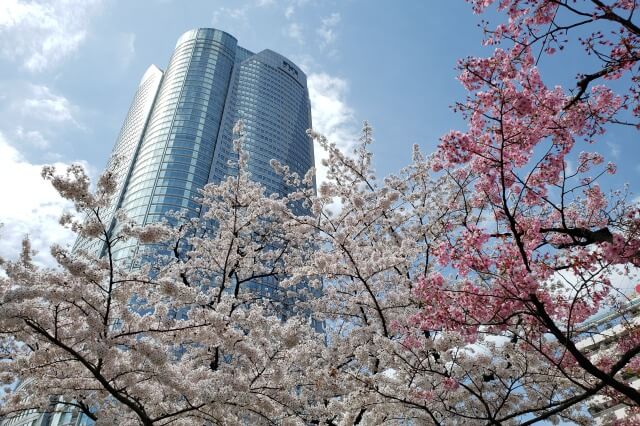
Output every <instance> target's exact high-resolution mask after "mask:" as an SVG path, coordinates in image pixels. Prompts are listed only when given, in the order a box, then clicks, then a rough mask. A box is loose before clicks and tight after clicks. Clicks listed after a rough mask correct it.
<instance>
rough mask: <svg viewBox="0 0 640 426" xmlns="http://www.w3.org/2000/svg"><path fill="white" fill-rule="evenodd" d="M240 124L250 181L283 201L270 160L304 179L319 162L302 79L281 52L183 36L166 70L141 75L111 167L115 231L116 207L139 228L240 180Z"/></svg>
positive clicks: (200, 33)
mask: <svg viewBox="0 0 640 426" xmlns="http://www.w3.org/2000/svg"><path fill="white" fill-rule="evenodd" d="M240 119H241V120H243V122H244V129H245V149H246V150H247V151H248V153H249V164H248V168H249V171H250V173H251V176H252V178H253V179H254V180H256V181H259V182H260V183H262V184H263V185H264V186H265V187H266V190H267V192H268V193H274V192H275V193H279V194H284V193H286V191H287V189H286V187H285V186H284V184H283V183H282V181H281V179H279V177H278V176H276V175H275V173H274V172H273V170H272V168H271V166H270V164H269V161H270V160H271V159H277V160H279V161H280V162H281V163H283V164H287V165H289V166H290V168H291V170H292V171H294V172H298V173H299V174H301V175H304V173H306V172H307V170H308V169H309V168H311V167H312V166H313V164H314V156H313V144H312V142H311V140H310V139H309V138H308V136H307V135H306V130H307V129H308V128H310V127H311V107H310V102H309V92H308V90H307V81H306V75H305V74H304V72H302V70H301V69H300V68H298V66H296V65H295V64H294V63H293V62H292V61H290V60H289V59H287V58H285V57H283V56H282V55H280V54H278V53H276V52H273V51H271V50H263V51H261V52H259V53H257V54H254V53H252V52H250V51H249V50H247V49H245V48H243V47H240V46H238V44H237V40H236V39H235V38H234V37H233V36H231V35H230V34H228V33H226V32H223V31H220V30H216V29H213V28H200V29H194V30H191V31H187V32H186V33H184V34H183V35H182V36H181V37H180V38H179V39H178V42H177V44H176V47H175V50H174V52H173V55H172V56H171V59H170V61H169V65H168V67H167V69H166V71H165V72H164V73H163V72H162V71H161V70H160V69H158V68H157V67H155V66H154V65H152V66H150V67H149V69H148V70H147V71H146V72H145V74H144V76H143V77H142V80H141V82H140V85H139V87H138V90H137V92H136V94H135V96H134V99H133V102H132V104H131V107H130V109H129V112H128V114H127V117H126V119H125V121H124V124H123V126H122V129H121V131H120V134H119V136H118V138H117V141H116V144H115V147H114V149H113V152H112V154H111V158H110V160H109V164H108V166H109V167H111V169H112V170H114V171H115V173H116V180H117V191H116V196H115V198H114V201H113V203H112V205H111V206H109V208H108V209H107V211H106V220H107V222H106V223H112V224H113V222H114V221H113V214H114V212H115V211H116V210H117V209H123V210H125V211H126V212H127V214H128V215H129V217H131V218H132V219H134V220H135V221H136V222H138V223H139V224H149V223H153V222H157V221H159V220H161V219H162V218H163V217H165V215H166V213H167V212H169V211H171V210H174V211H177V210H184V211H186V212H187V213H188V214H189V215H192V216H197V215H198V214H199V213H200V206H199V205H198V203H197V202H196V201H195V198H196V197H198V195H199V194H198V190H199V189H201V188H202V187H204V186H205V185H206V184H207V183H209V182H219V181H220V180H221V179H223V178H224V177H225V176H227V175H229V174H233V173H234V170H233V169H232V168H230V166H229V165H228V160H229V159H230V158H231V155H232V152H233V151H232V128H233V125H234V123H235V122H236V121H238V120H240ZM112 226H113V225H112ZM132 247H133V246H128V247H126V246H123V247H120V248H119V250H118V254H117V257H119V258H124V257H127V256H129V255H130V254H131V249H132ZM78 248H83V249H87V250H89V251H94V252H99V251H100V250H102V247H101V246H100V243H99V242H96V241H95V240H94V241H93V242H90V241H86V240H79V241H78V242H77V243H76V247H75V249H78Z"/></svg>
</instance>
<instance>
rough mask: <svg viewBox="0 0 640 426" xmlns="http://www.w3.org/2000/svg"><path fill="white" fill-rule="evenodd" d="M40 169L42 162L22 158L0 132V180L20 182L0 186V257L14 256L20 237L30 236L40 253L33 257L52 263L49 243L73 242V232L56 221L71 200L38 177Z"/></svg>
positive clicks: (16, 252)
mask: <svg viewBox="0 0 640 426" xmlns="http://www.w3.org/2000/svg"><path fill="white" fill-rule="evenodd" d="M56 166H58V167H64V166H65V165H64V164H56ZM41 169H42V166H41V165H38V164H32V163H29V162H28V161H27V160H25V159H24V158H23V157H22V155H21V154H20V153H19V152H18V151H17V150H16V149H15V148H14V147H13V146H12V145H11V144H9V142H8V141H7V139H6V138H5V136H4V135H3V134H2V133H0V181H2V182H20V185H0V199H2V200H4V201H5V202H4V203H3V205H2V209H0V223H2V224H3V226H2V227H0V256H2V257H5V258H15V257H16V255H17V254H18V253H19V250H20V245H21V242H22V239H23V238H24V236H25V235H29V237H30V238H31V241H32V247H33V248H34V249H35V250H37V251H38V252H39V254H38V255H37V256H36V257H35V260H36V261H37V262H38V263H40V264H41V265H47V266H51V265H53V259H52V258H51V256H50V254H49V246H50V245H51V244H52V243H58V244H69V243H72V242H73V234H72V233H71V232H70V231H69V230H67V229H65V228H63V227H61V226H60V225H59V223H58V218H59V217H60V214H61V213H62V212H63V210H65V209H66V210H69V209H70V208H71V203H70V202H68V201H66V200H64V199H62V198H61V197H60V195H59V194H58V193H57V192H56V191H55V190H54V189H53V187H52V186H51V185H50V184H49V183H48V182H45V181H44V180H43V179H42V178H41V177H40V171H41ZM26 194H28V195H26Z"/></svg>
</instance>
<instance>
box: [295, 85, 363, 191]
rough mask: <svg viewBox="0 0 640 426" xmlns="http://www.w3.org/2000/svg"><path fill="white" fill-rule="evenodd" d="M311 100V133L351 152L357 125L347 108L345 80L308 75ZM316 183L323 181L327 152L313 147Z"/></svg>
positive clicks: (356, 134) (352, 112)
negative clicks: (324, 137)
mask: <svg viewBox="0 0 640 426" xmlns="http://www.w3.org/2000/svg"><path fill="white" fill-rule="evenodd" d="M307 85H308V87H309V97H310V98H311V116H312V117H313V128H314V130H316V131H318V132H320V133H322V134H323V135H325V136H326V137H327V139H328V140H329V141H330V142H332V143H335V144H336V146H337V147H339V148H340V149H342V150H343V151H344V152H347V153H350V152H351V150H352V148H353V145H354V143H355V142H356V141H357V140H358V137H359V126H358V123H357V122H356V119H355V114H354V111H353V109H352V108H351V107H350V106H349V105H347V101H346V96H347V92H348V89H349V85H348V83H347V81H346V80H344V79H341V78H339V77H333V76H331V75H328V74H326V73H316V74H310V75H309V77H308V78H307ZM315 154H316V169H317V170H318V176H317V180H318V183H320V182H322V181H323V180H324V179H325V178H326V168H325V167H324V166H322V164H321V161H322V159H324V158H327V155H326V153H325V152H324V151H323V150H322V149H321V148H320V147H317V146H316V147H315Z"/></svg>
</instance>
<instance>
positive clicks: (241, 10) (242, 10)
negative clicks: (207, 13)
mask: <svg viewBox="0 0 640 426" xmlns="http://www.w3.org/2000/svg"><path fill="white" fill-rule="evenodd" d="M249 9H250V5H249V4H245V5H242V6H239V7H235V8H229V7H221V8H220V9H218V10H216V11H215V12H213V18H212V19H211V22H212V24H213V25H216V26H217V25H219V24H221V23H223V22H224V21H227V20H230V19H231V20H234V21H238V22H239V23H240V24H242V25H244V26H247V25H249V17H248V13H249Z"/></svg>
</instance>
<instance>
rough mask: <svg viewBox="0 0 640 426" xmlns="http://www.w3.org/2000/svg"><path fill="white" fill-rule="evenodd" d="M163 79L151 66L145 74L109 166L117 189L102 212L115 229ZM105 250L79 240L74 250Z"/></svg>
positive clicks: (98, 244) (100, 243)
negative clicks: (118, 209)
mask: <svg viewBox="0 0 640 426" xmlns="http://www.w3.org/2000/svg"><path fill="white" fill-rule="evenodd" d="M162 76H163V73H162V71H161V70H160V69H159V68H158V67H156V66H155V65H151V66H150V67H149V68H147V70H146V71H145V73H144V75H143V76H142V79H140V84H139V85H138V90H136V93H135V95H134V97H133V101H132V102H131V106H130V107H129V111H128V112H127V117H126V118H125V120H124V123H123V124H122V127H121V129H120V133H119V134H118V138H117V139H116V143H115V145H114V147H113V151H112V152H111V157H110V158H109V161H108V162H107V167H106V168H107V170H110V171H111V172H112V173H113V174H114V177H115V180H116V189H115V193H114V195H113V199H112V201H111V204H110V205H109V206H107V207H106V209H105V210H104V211H103V217H102V219H103V221H104V223H106V224H108V226H111V227H112V226H113V225H114V213H115V211H116V208H118V206H120V203H121V202H122V197H123V195H124V190H125V187H126V185H127V180H128V178H129V176H130V174H131V170H132V168H133V165H134V164H135V160H136V154H137V153H138V149H139V148H140V141H141V140H142V137H143V136H144V130H145V127H146V125H147V122H148V121H149V115H150V114H151V109H152V107H153V103H154V100H155V98H156V95H157V93H158V88H159V87H160V83H161V82H162ZM102 246H103V242H102V241H100V240H97V239H93V240H89V239H86V238H78V240H77V241H76V243H75V245H74V247H73V249H74V250H80V249H82V250H87V251H89V252H93V253H96V254H100V252H101V251H102V250H103V247H102Z"/></svg>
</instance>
